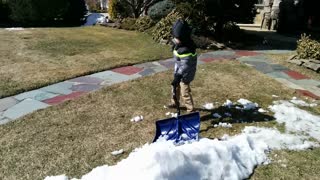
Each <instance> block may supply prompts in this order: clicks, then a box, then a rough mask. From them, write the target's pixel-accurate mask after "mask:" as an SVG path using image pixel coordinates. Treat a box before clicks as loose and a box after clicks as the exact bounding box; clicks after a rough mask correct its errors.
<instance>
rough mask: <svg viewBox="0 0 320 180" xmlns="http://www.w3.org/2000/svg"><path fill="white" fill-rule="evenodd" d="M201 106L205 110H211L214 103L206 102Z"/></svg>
mask: <svg viewBox="0 0 320 180" xmlns="http://www.w3.org/2000/svg"><path fill="white" fill-rule="evenodd" d="M203 107H204V108H205V109H207V110H212V109H214V105H213V103H206V104H205V105H203Z"/></svg>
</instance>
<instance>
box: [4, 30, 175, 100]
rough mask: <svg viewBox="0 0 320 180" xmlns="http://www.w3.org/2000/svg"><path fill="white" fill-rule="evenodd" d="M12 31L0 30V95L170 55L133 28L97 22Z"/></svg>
mask: <svg viewBox="0 0 320 180" xmlns="http://www.w3.org/2000/svg"><path fill="white" fill-rule="evenodd" d="M17 30H18V29H17ZM17 30H14V31H9V30H0V39H1V43H0V98H1V97H5V96H9V95H13V94H17V93H19V92H22V91H27V90H31V89H35V88H38V87H41V86H45V85H47V84H51V83H54V82H58V81H62V80H65V79H69V78H72V77H77V76H80V75H84V74H89V73H93V72H98V71H102V70H106V69H110V68H114V67H119V66H125V65H128V64H136V63H142V62H146V61H152V60H158V59H165V58H168V57H171V56H172V53H171V52H170V48H169V47H168V46H164V45H160V44H158V43H155V42H154V41H153V40H152V38H151V37H150V36H148V35H146V34H142V33H138V32H132V31H125V30H118V29H112V28H105V27H98V26H96V27H75V28H35V29H32V30H30V29H25V30H20V29H19V31H17Z"/></svg>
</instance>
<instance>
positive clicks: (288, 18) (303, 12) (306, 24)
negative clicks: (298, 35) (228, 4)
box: [257, 0, 320, 32]
mask: <svg viewBox="0 0 320 180" xmlns="http://www.w3.org/2000/svg"><path fill="white" fill-rule="evenodd" d="M257 7H258V8H259V9H260V10H261V13H260V19H261V20H263V19H264V18H265V19H267V20H266V21H262V22H264V23H265V24H263V25H262V27H265V28H266V27H271V29H277V30H278V31H279V32H294V31H297V30H305V29H309V30H314V29H319V27H320V11H319V10H318V8H319V7H320V1H319V0H258V5H257Z"/></svg>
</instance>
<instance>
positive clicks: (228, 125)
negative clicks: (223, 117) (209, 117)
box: [214, 122, 232, 128]
mask: <svg viewBox="0 0 320 180" xmlns="http://www.w3.org/2000/svg"><path fill="white" fill-rule="evenodd" d="M214 127H215V128H216V127H223V128H232V124H230V123H223V122H219V124H215V125H214Z"/></svg>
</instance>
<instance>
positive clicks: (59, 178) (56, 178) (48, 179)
mask: <svg viewBox="0 0 320 180" xmlns="http://www.w3.org/2000/svg"><path fill="white" fill-rule="evenodd" d="M44 180H68V177H67V176H66V175H60V176H48V177H46V178H45V179H44Z"/></svg>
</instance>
